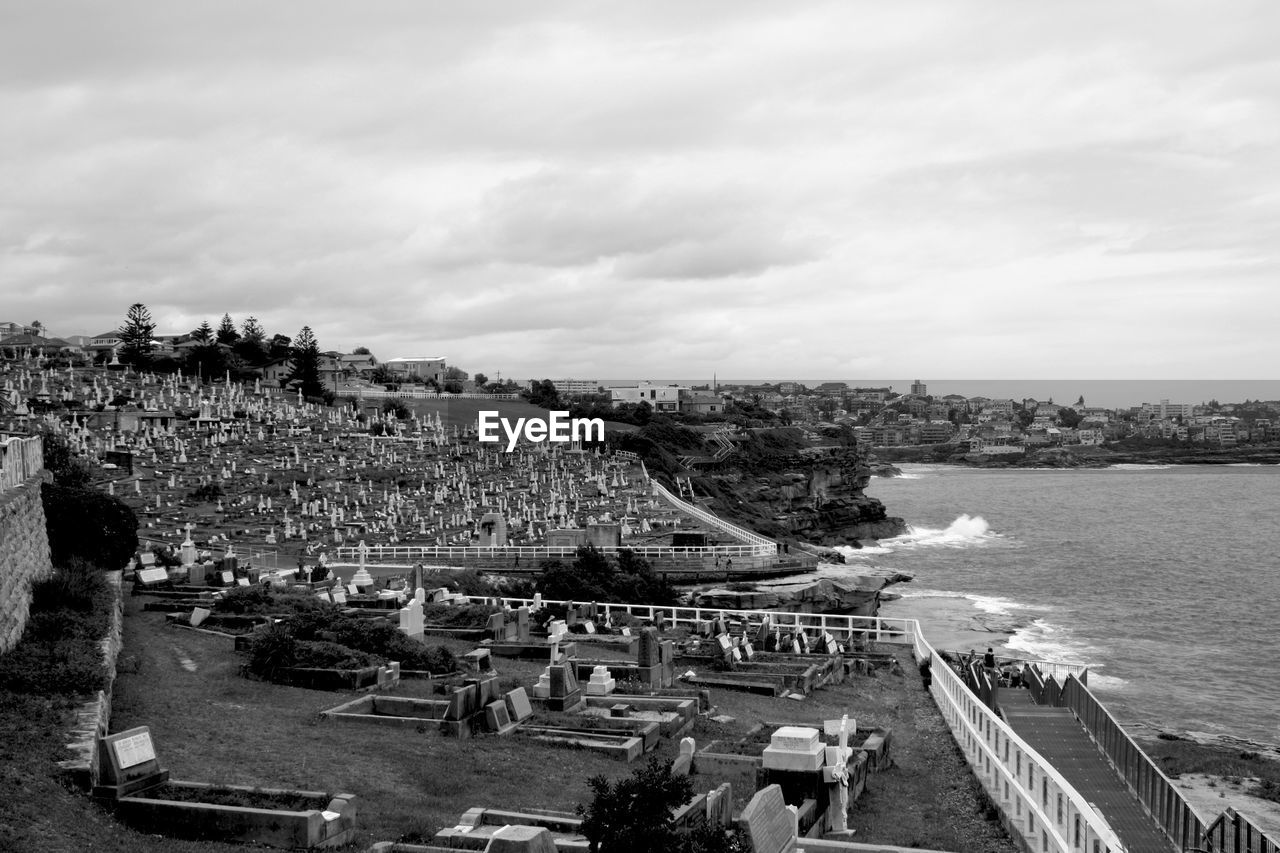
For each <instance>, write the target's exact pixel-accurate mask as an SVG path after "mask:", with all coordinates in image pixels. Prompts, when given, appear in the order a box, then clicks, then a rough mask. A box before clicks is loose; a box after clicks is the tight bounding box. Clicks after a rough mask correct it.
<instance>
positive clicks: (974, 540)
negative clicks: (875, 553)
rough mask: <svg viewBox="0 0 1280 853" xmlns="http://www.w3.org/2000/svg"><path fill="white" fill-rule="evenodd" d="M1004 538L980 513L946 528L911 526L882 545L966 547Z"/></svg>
mask: <svg viewBox="0 0 1280 853" xmlns="http://www.w3.org/2000/svg"><path fill="white" fill-rule="evenodd" d="M1000 538H1002V537H1001V536H1000V534H999V533H996V532H995V531H993V530H992V529H991V525H989V524H987V520H986V519H985V518H983V517H982V516H980V515H961V516H959V517H957V518H956V520H955V521H953V522H951V523H950V524H949V525H947V526H946V527H945V528H937V527H915V526H909V527H908V528H907V532H906V533H904V534H902V535H901V536H895V537H894V538H892V539H882V540H880V545H881V546H882V547H886V548H892V549H894V550H900V549H904V548H933V547H939V546H941V547H945V548H965V547H968V546H971V545H985V544H987V543H989V542H992V541H994V540H996V539H1000Z"/></svg>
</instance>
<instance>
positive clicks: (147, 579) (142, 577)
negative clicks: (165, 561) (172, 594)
mask: <svg viewBox="0 0 1280 853" xmlns="http://www.w3.org/2000/svg"><path fill="white" fill-rule="evenodd" d="M137 574H138V582H139V583H164V582H165V581H167V580H169V572H168V571H167V570H165V569H161V568H156V569H139V570H138V573H137Z"/></svg>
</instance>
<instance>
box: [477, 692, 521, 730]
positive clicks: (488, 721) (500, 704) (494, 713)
mask: <svg viewBox="0 0 1280 853" xmlns="http://www.w3.org/2000/svg"><path fill="white" fill-rule="evenodd" d="M484 723H485V727H486V728H488V730H489V731H491V732H495V733H497V734H500V735H505V734H506V733H507V732H511V731H515V729H516V726H517V724H516V723H513V722H511V715H510V714H509V713H508V712H507V703H506V702H504V701H502V700H501V699H498V700H496V701H494V702H490V703H489V704H487V705H485V706H484Z"/></svg>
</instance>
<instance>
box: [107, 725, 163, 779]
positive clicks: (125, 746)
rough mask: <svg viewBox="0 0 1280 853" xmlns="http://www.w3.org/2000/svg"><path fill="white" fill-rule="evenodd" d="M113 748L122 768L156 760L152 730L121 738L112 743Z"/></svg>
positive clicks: (125, 768) (126, 768)
mask: <svg viewBox="0 0 1280 853" xmlns="http://www.w3.org/2000/svg"><path fill="white" fill-rule="evenodd" d="M111 748H112V749H113V750H114V751H115V754H116V762H117V764H118V766H119V767H120V769H121V770H128V769H129V768H130V767H136V766H137V765H139V764H142V763H143V762H146V761H154V760H155V758H156V750H155V747H154V746H153V745H152V743H151V732H150V731H144V732H139V733H138V734H136V735H130V736H129V737H125V738H121V739H120V740H118V741H116V742H115V743H113V744H111Z"/></svg>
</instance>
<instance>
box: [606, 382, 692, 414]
mask: <svg viewBox="0 0 1280 853" xmlns="http://www.w3.org/2000/svg"><path fill="white" fill-rule="evenodd" d="M607 390H608V392H609V396H610V397H611V398H612V403H613V405H614V407H615V408H616V407H617V406H620V405H622V404H623V403H632V404H638V403H642V402H643V403H648V404H649V405H650V406H651V407H652V408H653V410H654V411H655V412H678V411H680V396H681V394H682V393H683V394H688V393H689V388H688V387H687V386H684V385H659V384H657V383H654V382H641V383H639V384H638V385H621V386H615V387H612V388H609V389H607Z"/></svg>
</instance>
